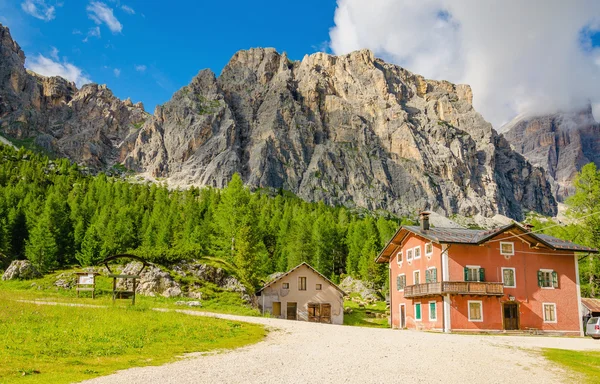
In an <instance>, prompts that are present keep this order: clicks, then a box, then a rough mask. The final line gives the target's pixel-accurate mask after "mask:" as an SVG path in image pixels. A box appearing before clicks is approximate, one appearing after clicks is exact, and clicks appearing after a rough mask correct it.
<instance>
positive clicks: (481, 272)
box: [479, 268, 485, 281]
mask: <svg viewBox="0 0 600 384" xmlns="http://www.w3.org/2000/svg"><path fill="white" fill-rule="evenodd" d="M479 281H485V268H479Z"/></svg>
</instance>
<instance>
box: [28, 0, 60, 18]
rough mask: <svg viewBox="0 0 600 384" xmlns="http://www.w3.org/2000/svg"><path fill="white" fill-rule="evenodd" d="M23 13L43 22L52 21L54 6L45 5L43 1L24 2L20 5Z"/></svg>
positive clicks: (30, 0)
mask: <svg viewBox="0 0 600 384" xmlns="http://www.w3.org/2000/svg"><path fill="white" fill-rule="evenodd" d="M21 8H22V9H23V11H25V13H28V14H30V15H31V16H33V17H35V18H38V19H40V20H44V21H50V20H52V19H54V17H55V15H54V10H55V9H54V6H51V5H48V4H46V1H45V0H25V1H24V2H22V3H21Z"/></svg>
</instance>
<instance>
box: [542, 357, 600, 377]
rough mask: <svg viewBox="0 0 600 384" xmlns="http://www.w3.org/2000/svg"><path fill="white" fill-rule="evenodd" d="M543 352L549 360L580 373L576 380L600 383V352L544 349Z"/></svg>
mask: <svg viewBox="0 0 600 384" xmlns="http://www.w3.org/2000/svg"><path fill="white" fill-rule="evenodd" d="M542 353H543V355H544V357H545V358H547V359H548V360H550V361H552V362H554V363H557V364H559V365H561V366H562V367H563V368H567V369H568V370H571V371H572V372H575V373H576V374H578V375H579V377H575V378H573V379H574V381H579V380H580V379H583V380H582V381H581V382H585V383H600V352H596V351H568V350H564V349H544V350H543V352H542Z"/></svg>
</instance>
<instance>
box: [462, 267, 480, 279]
mask: <svg viewBox="0 0 600 384" xmlns="http://www.w3.org/2000/svg"><path fill="white" fill-rule="evenodd" d="M465 267H466V268H469V269H475V268H477V280H469V282H471V281H472V282H474V283H478V282H479V277H480V272H479V270H480V269H481V265H465Z"/></svg>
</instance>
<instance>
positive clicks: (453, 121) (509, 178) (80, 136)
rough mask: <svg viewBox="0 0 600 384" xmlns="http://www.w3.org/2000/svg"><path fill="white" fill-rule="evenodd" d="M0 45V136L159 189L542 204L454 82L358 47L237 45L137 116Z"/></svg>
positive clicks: (104, 93) (481, 206) (468, 207)
mask: <svg viewBox="0 0 600 384" xmlns="http://www.w3.org/2000/svg"><path fill="white" fill-rule="evenodd" d="M0 43H1V46H0V49H1V51H0V60H1V62H0V64H1V65H0V96H1V97H0V132H1V133H3V134H6V135H7V136H10V137H13V138H15V137H16V138H27V137H35V138H36V142H37V143H38V145H40V146H43V147H45V148H47V149H50V150H52V151H54V152H57V153H58V154H59V155H64V156H68V157H70V158H71V159H73V160H75V161H77V162H83V163H85V164H87V165H91V166H95V167H106V166H111V165H113V164H114V163H115V162H120V163H122V164H124V165H125V166H126V167H128V168H129V169H132V170H135V171H137V172H139V173H142V174H144V175H146V176H150V177H161V178H165V179H166V180H167V181H168V182H169V184H170V185H172V186H190V185H195V186H207V185H209V186H213V187H223V186H225V185H226V184H227V182H228V181H229V180H230V178H231V176H232V175H233V173H235V172H238V173H240V174H241V175H242V178H243V180H244V182H245V183H246V184H248V185H250V186H252V187H255V188H265V189H279V188H282V189H286V190H290V191H292V192H294V193H295V194H297V195H298V196H300V197H302V198H304V199H306V200H309V201H319V200H322V201H324V202H326V203H329V204H343V205H346V206H350V207H363V208H368V209H371V210H378V209H383V210H387V211H391V212H394V213H397V214H401V215H414V214H415V213H416V212H418V211H420V210H422V209H428V210H432V211H435V212H438V213H441V214H445V215H449V214H460V215H463V216H474V215H477V214H479V215H482V216H486V217H491V216H494V215H495V214H498V213H500V214H503V215H506V216H509V217H512V218H515V219H521V218H522V217H523V212H524V211H526V210H534V211H537V212H540V213H543V214H547V215H554V214H555V213H556V202H555V200H554V198H553V196H552V194H551V191H550V188H549V185H548V183H547V181H546V179H545V175H544V171H543V170H541V169H539V168H535V167H532V166H531V165H530V164H529V163H528V162H527V161H525V159H524V158H523V157H522V156H520V155H519V154H517V153H515V152H514V151H513V150H512V149H511V148H510V146H509V145H508V143H507V142H506V140H505V139H504V138H503V137H501V136H498V135H497V134H496V132H495V131H494V130H493V129H492V126H491V125H490V124H489V123H487V122H486V121H485V120H484V119H483V118H482V117H481V115H479V114H478V113H477V112H476V111H475V110H474V109H473V107H472V105H471V102H472V98H473V94H472V91H471V88H470V87H469V86H468V85H454V84H451V83H449V82H446V81H433V80H427V79H424V78H423V77H422V76H419V75H416V74H413V73H411V72H408V71H406V70H405V69H403V68H401V67H398V66H395V65H392V64H389V63H386V62H384V61H382V60H380V59H376V58H375V57H374V56H373V53H372V52H370V51H367V50H363V51H357V52H353V53H351V54H348V55H344V56H337V57H336V56H331V55H327V54H324V53H316V54H313V55H310V56H305V57H304V58H303V59H302V61H297V62H293V61H290V60H289V59H288V58H287V56H286V54H285V53H284V54H279V53H277V52H276V51H275V50H274V49H270V48H266V49H262V48H259V49H250V50H247V51H240V52H238V53H236V54H235V55H234V56H233V58H232V59H231V61H230V62H229V64H228V65H227V66H226V67H225V68H224V69H223V71H222V73H221V75H220V76H219V77H218V78H217V77H216V76H215V75H214V74H213V73H212V72H211V71H210V70H203V71H200V72H199V73H198V75H197V76H196V77H195V78H194V79H193V80H192V82H191V83H190V84H189V85H187V86H185V87H183V88H181V89H180V90H179V91H178V92H176V93H175V94H174V95H173V98H172V100H171V101H169V102H167V103H165V104H164V105H162V106H159V107H157V108H156V110H155V113H154V116H149V115H147V114H146V113H145V112H144V111H143V109H142V108H141V106H140V105H139V104H133V103H132V102H131V101H130V100H126V101H121V100H119V99H117V98H115V97H114V96H113V95H112V93H111V92H110V90H108V89H107V88H106V87H105V86H99V85H95V84H92V85H86V86H84V87H82V89H81V90H78V89H77V88H76V87H75V85H74V84H72V83H69V82H67V81H66V80H64V79H60V78H44V77H41V76H37V75H34V74H31V73H28V72H27V71H25V69H24V68H23V62H24V55H23V52H22V51H21V49H20V48H19V46H18V45H17V44H16V43H15V42H14V41H12V39H11V38H10V34H9V32H8V29H7V28H5V27H2V26H0Z"/></svg>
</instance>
